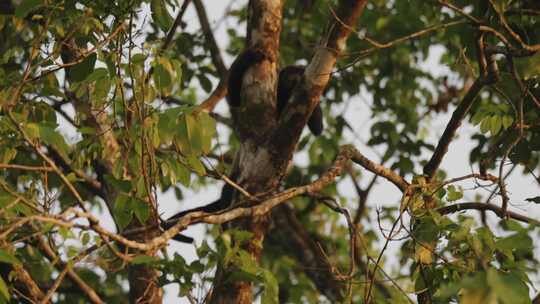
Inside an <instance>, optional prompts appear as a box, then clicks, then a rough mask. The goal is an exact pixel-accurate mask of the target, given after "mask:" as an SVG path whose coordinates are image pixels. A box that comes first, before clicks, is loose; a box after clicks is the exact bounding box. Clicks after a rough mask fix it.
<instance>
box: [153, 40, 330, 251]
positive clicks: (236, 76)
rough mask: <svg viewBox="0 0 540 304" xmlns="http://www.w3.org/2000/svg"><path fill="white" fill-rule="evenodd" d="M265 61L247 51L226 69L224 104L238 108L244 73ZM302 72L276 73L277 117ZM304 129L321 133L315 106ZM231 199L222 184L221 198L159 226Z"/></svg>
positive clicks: (219, 207)
mask: <svg viewBox="0 0 540 304" xmlns="http://www.w3.org/2000/svg"><path fill="white" fill-rule="evenodd" d="M265 58H266V55H265V54H264V52H262V51H261V50H259V49H257V48H248V49H247V50H245V51H243V52H242V53H241V54H240V55H238V57H237V58H236V59H235V60H234V62H233V63H232V65H231V67H230V69H229V78H228V94H227V102H228V103H229V106H230V107H238V106H240V98H241V91H242V82H243V79H244V74H245V73H246V71H247V70H248V69H249V68H250V67H252V66H253V65H254V64H257V63H260V62H261V61H263V60H264V59H265ZM304 71H305V68H304V67H301V66H287V67H285V68H283V69H282V70H281V71H280V72H279V76H278V85H277V104H276V108H277V115H278V117H279V115H281V113H282V112H283V110H284V109H285V106H286V105H287V102H288V101H289V98H290V97H291V95H292V92H293V90H294V88H295V87H296V86H297V85H298V83H299V82H300V81H301V80H302V76H303V75H304ZM308 127H309V130H310V131H311V133H313V135H316V136H318V135H320V134H321V133H322V131H323V127H324V126H323V115H322V110H321V106H320V105H317V107H315V109H314V110H313V113H311V116H310V117H309V120H308ZM233 195H234V188H233V187H232V186H231V185H229V184H225V185H224V186H223V189H222V190H221V196H220V198H219V199H218V200H216V201H214V202H212V203H210V204H208V205H205V206H201V207H197V208H193V209H189V210H186V211H182V212H179V213H177V214H175V215H174V216H172V217H171V218H169V219H168V220H167V221H164V222H163V223H162V227H163V228H164V229H168V228H170V227H172V226H173V225H174V223H175V222H176V221H175V220H176V219H179V218H182V217H183V216H185V215H186V214H188V213H192V212H197V211H204V212H209V213H211V212H217V211H220V210H223V209H226V208H228V207H229V206H230V204H231V201H232V197H233ZM174 239H175V240H176V241H179V242H185V243H191V242H193V239H192V238H190V237H187V236H184V235H181V234H178V235H176V236H175V237H174Z"/></svg>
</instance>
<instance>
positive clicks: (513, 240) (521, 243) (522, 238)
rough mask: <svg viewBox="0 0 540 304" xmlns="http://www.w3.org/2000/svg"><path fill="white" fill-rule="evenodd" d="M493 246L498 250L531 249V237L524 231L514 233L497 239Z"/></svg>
mask: <svg viewBox="0 0 540 304" xmlns="http://www.w3.org/2000/svg"><path fill="white" fill-rule="evenodd" d="M495 246H496V248H497V249H500V250H508V251H515V250H532V249H533V248H534V246H533V243H532V240H531V237H530V236H528V235H527V234H526V233H516V234H513V235H510V236H508V237H505V238H502V239H499V240H497V241H496V242H495Z"/></svg>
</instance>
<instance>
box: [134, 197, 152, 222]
mask: <svg viewBox="0 0 540 304" xmlns="http://www.w3.org/2000/svg"><path fill="white" fill-rule="evenodd" d="M131 205H132V206H133V211H134V213H135V216H136V217H137V219H138V220H139V221H140V222H141V223H144V222H146V220H147V219H148V218H149V217H150V205H149V204H148V203H147V202H145V201H143V200H141V199H139V198H132V199H131Z"/></svg>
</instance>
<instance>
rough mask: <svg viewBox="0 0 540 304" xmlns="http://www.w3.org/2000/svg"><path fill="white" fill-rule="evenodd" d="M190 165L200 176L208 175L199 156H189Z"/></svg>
mask: <svg viewBox="0 0 540 304" xmlns="http://www.w3.org/2000/svg"><path fill="white" fill-rule="evenodd" d="M187 162H188V165H189V166H190V167H191V169H192V170H193V171H194V172H195V173H197V175H199V176H204V175H206V169H205V168H204V166H203V164H202V162H201V161H200V160H199V158H197V157H195V156H190V157H188V158H187Z"/></svg>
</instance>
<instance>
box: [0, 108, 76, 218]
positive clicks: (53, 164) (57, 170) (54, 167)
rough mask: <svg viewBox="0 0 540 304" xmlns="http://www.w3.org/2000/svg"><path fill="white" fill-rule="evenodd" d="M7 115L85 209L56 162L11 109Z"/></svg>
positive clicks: (73, 187)
mask: <svg viewBox="0 0 540 304" xmlns="http://www.w3.org/2000/svg"><path fill="white" fill-rule="evenodd" d="M7 115H8V117H9V119H10V120H11V122H12V123H13V124H14V125H15V128H16V129H17V130H18V131H19V133H20V134H21V135H22V136H23V138H24V140H25V141H26V142H27V143H28V144H29V145H30V146H31V147H32V148H34V151H35V152H36V153H37V154H38V155H39V156H40V157H41V158H42V159H43V160H44V161H45V162H46V163H47V164H48V165H49V166H50V167H51V168H52V169H53V171H54V172H55V173H56V174H57V175H58V176H59V177H60V179H61V180H62V182H63V183H64V184H65V185H66V187H67V188H68V189H69V191H70V192H71V193H72V194H73V196H75V199H76V200H77V204H78V205H79V207H80V208H81V209H82V210H86V207H85V206H84V200H83V199H82V197H81V195H80V194H79V192H78V191H77V189H75V186H73V184H72V183H71V182H70V181H69V180H68V178H67V177H66V176H65V175H64V173H62V171H61V170H60V169H59V168H58V167H57V166H56V163H55V162H54V161H53V160H52V159H50V158H49V157H48V156H47V155H46V154H45V153H44V152H43V151H42V150H41V148H40V147H39V145H38V144H36V143H34V142H33V141H32V140H31V139H30V137H29V136H28V134H26V132H25V131H24V129H23V128H22V125H21V124H20V123H19V122H17V120H16V119H15V117H14V116H13V113H12V112H11V110H8V111H7Z"/></svg>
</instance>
